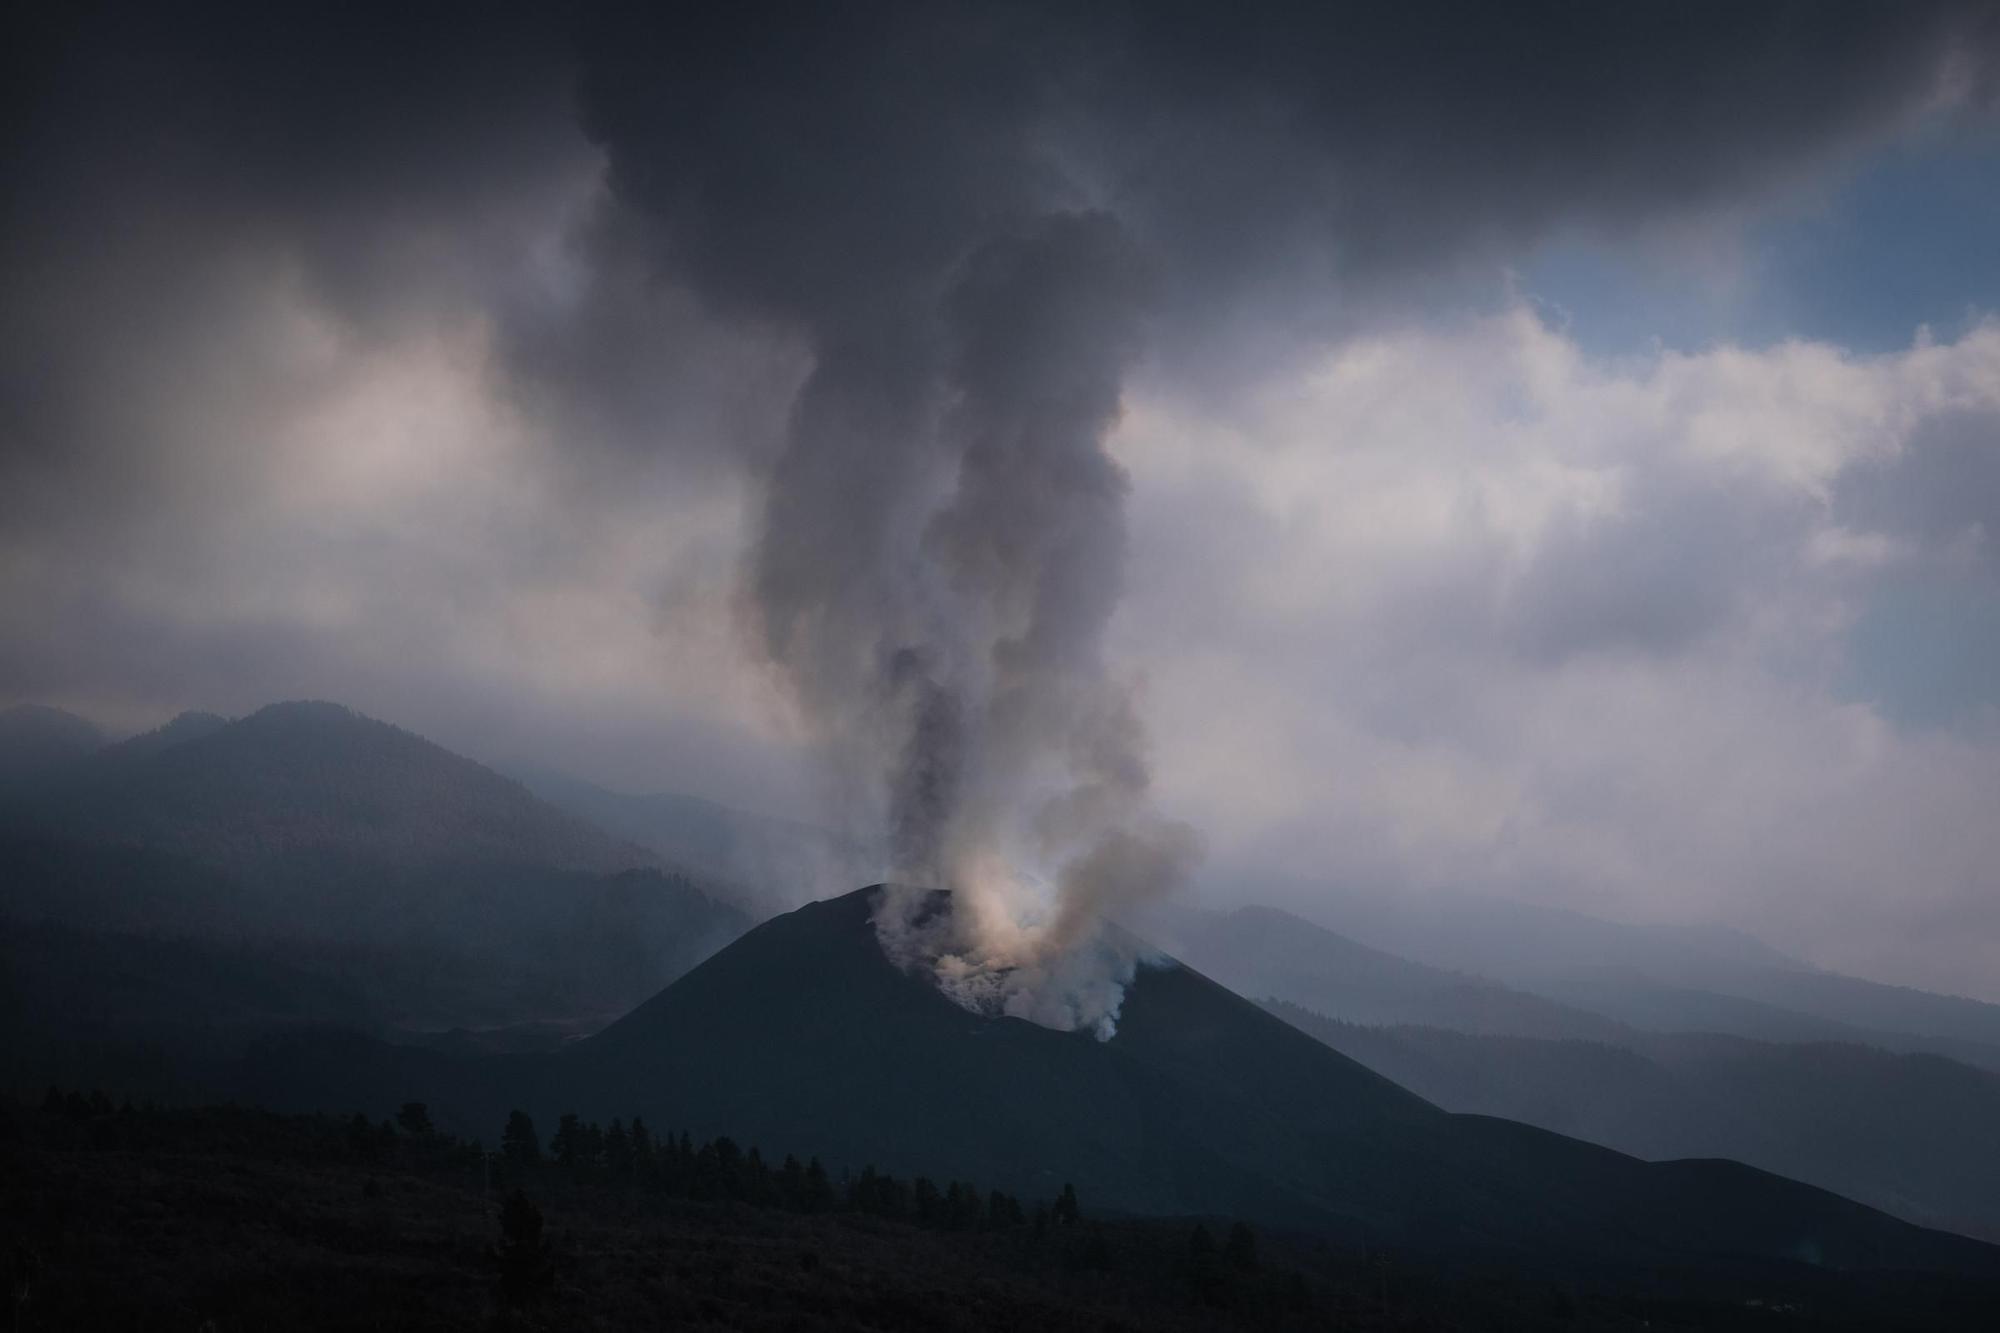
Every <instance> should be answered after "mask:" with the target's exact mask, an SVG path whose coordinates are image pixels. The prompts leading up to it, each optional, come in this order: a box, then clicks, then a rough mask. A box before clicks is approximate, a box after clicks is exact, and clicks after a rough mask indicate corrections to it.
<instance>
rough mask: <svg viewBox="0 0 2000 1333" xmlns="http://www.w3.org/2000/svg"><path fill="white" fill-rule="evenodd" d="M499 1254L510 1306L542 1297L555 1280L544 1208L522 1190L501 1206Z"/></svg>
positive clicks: (502, 1282)
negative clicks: (544, 1236)
mask: <svg viewBox="0 0 2000 1333" xmlns="http://www.w3.org/2000/svg"><path fill="white" fill-rule="evenodd" d="M515 1114H517V1115H518V1114H520V1113H519V1112H516V1113H515ZM525 1118H526V1117H523V1119H525ZM509 1127H510V1128H511V1125H510V1126H509ZM497 1257H498V1259H499V1261H500V1294H501V1296H502V1297H504V1298H505V1299H506V1301H507V1302H508V1304H510V1305H528V1304H531V1303H532V1302H534V1301H536V1300H539V1299H540V1298H541V1297H542V1296H543V1295H544V1294H545V1293H546V1292H547V1291H548V1289H549V1287H550V1286H551V1284H552V1283H553V1281H554V1276H555V1275H554V1272H553V1270H552V1269H551V1267H550V1264H549V1255H548V1247H547V1246H545V1245H544V1244H542V1210H541V1209H539V1208H537V1207H535V1205H534V1204H533V1203H531V1202H529V1200H528V1196H527V1195H526V1194H523V1193H522V1192H521V1191H520V1190H515V1191H514V1192H513V1193H512V1194H510V1195H508V1196H507V1202H506V1203H505V1204H503V1205H502V1206H501V1209H500V1246H499V1249H498V1251H497Z"/></svg>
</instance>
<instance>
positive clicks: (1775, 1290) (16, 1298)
mask: <svg viewBox="0 0 2000 1333" xmlns="http://www.w3.org/2000/svg"><path fill="white" fill-rule="evenodd" d="M409 1109H410V1108H409V1107H408V1106H405V1107H404V1110H405V1111H408V1110H409ZM405 1120H407V1121H411V1122H415V1123H417V1124H419V1125H421V1123H422V1120H421V1118H420V1117H417V1116H416V1115H414V1114H412V1115H409V1116H404V1115H402V1114H399V1115H398V1116H397V1117H396V1119H395V1120H390V1121H376V1120H373V1119H371V1118H370V1117H369V1116H367V1115H355V1116H350V1117H336V1116H285V1115H277V1114H273V1113H270V1112H265V1111H257V1110H249V1109H244V1108H240V1107H211V1108H206V1109H162V1108H158V1107H152V1106H143V1105H142V1106H134V1105H132V1104H131V1103H123V1104H118V1103H114V1102H113V1100H112V1099H111V1098H109V1097H107V1096H105V1095H104V1094H102V1093H97V1092H81V1091H75V1090H65V1089H51V1090H50V1091H49V1092H48V1093H47V1094H46V1095H45V1096H44V1097H42V1098H41V1099H39V1101H38V1102H37V1103H36V1104H32V1105H26V1106H13V1105H9V1104H7V1103H4V1102H0V1163H4V1165H5V1167H6V1169H5V1170H4V1171H0V1255H7V1256H11V1258H10V1259H9V1269H8V1272H9V1281H10V1293H11V1298H12V1300H13V1302H14V1312H15V1327H16V1328H17V1329H21V1330H33V1329H62V1328H92V1327H119V1328H127V1327H129V1328H151V1327H161V1328H174V1329H181V1328H189V1327H201V1326H202V1325H203V1323H204V1321H208V1322H210V1323H212V1324H213V1326H214V1327H216V1328H217V1329H231V1328H342V1329H345V1328H356V1329H358V1328H375V1327H382V1326H385V1325H392V1326H397V1327H404V1326H423V1327H427V1328H440V1329H461V1328H462V1329H472V1328H490V1327H495V1326H496V1325H495V1324H494V1320H495V1319H496V1318H497V1319H498V1320H499V1321H500V1322H499V1324H498V1325H497V1326H498V1327H510V1328H549V1329H556V1328H570V1327H577V1326H585V1325H587V1326H590V1327H596V1328H605V1329H613V1328H627V1327H632V1328H641V1327H643V1328H654V1327H668V1326H671V1327H688V1328H711V1329H735V1328H745V1329H748V1328H804V1327H810V1328H856V1329H859V1328H869V1329H902V1328H909V1329H918V1328H921V1329H932V1328H990V1329H1007V1330H1009V1333H1018V1330H1019V1329H1020V1328H1022V1327H1024V1326H1026V1327H1033V1328H1036V1329H1037V1330H1038V1333H1039V1331H1040V1330H1051V1331H1053V1330H1067V1329H1079V1330H1080V1329H1091V1330H1094V1331H1101V1330H1108V1329H1198V1328H1200V1329H1206V1328H1256V1329H1294V1328H1296V1329H1305V1328H1341V1329H1359V1330H1385V1329H1391V1328H1398V1329H1404V1328H1409V1329H1414V1328H1434V1329H1460V1328H1466V1329H1471V1328H1482V1329H1483V1328H1495V1327H1506V1328H1523V1329H1534V1328H1557V1329H1578V1328H1597V1327H1639V1326H1641V1325H1643V1324H1650V1326H1651V1327H1653V1328H1656V1329H1681V1330H1691V1329H1729V1328H1744V1329H1751V1328H1755V1329H1768V1328H1821V1327H1825V1328H1852V1329H1861V1328H1870V1327H1887V1326H1895V1327H1900V1328H1911V1329H1926V1328H1928V1329H1949V1328H1983V1327H1989V1326H1991V1324H1990V1322H1989V1321H1990V1320H1991V1319H1992V1317H1993V1315H1994V1314H1995V1307H1994V1305H1993V1303H1992V1301H1993V1293H1992V1292H1991V1290H1990V1289H1989V1290H1982V1289H1980V1288H1978V1287H1977V1286H1976V1285H1975V1284H1971V1283H1968V1282H1965V1281H1963V1280H1954V1279H1947V1278H1915V1277H1908V1276H1899V1275H1896V1274H1880V1275H1872V1276H1866V1277H1862V1276H1842V1275H1839V1274H1833V1273H1827V1272H1823V1271H1818V1270H1814V1269H1810V1268H1806V1267H1803V1266H1800V1267H1798V1268H1796V1269H1783V1270H1762V1269H1757V1270H1740V1271H1733V1272H1728V1273H1721V1274H1717V1273H1709V1272H1686V1273H1682V1272H1672V1271H1666V1272H1663V1271H1659V1270H1653V1269H1648V1270H1647V1271H1646V1272H1643V1273H1636V1272H1635V1273H1629V1274H1628V1273H1617V1272H1607V1271H1601V1270H1592V1269H1581V1270H1560V1269H1554V1270H1552V1269H1549V1268H1547V1266H1546V1265H1544V1266H1541V1267H1535V1266H1530V1265H1527V1264H1526V1263H1525V1262H1524V1263H1508V1264H1505V1265H1499V1266H1495V1265H1485V1266H1467V1265H1464V1264H1453V1263H1449V1262H1446V1261H1443V1260H1439V1259H1429V1260H1426V1259H1423V1258H1421V1257H1417V1256H1415V1255H1399V1254H1396V1253H1391V1252H1386V1251H1380V1250H1372V1251H1352V1250H1343V1249H1340V1248H1338V1247H1334V1246H1330V1245H1329V1244H1328V1243H1327V1242H1325V1241H1323V1240H1316V1239H1312V1238H1309V1237H1301V1236H1297V1235H1287V1234H1285V1233H1265V1234H1262V1235H1260V1234H1257V1233H1253V1232H1252V1231H1251V1229H1250V1228H1249V1227H1248V1226H1247V1225H1245V1224H1242V1223H1240V1222H1239V1223H1232V1222H1229V1221H1227V1220H1218V1219H1199V1220H1195V1219H1185V1220H1181V1221H1171V1220H1161V1221H1133V1220H1118V1219H1105V1218H1098V1217H1094V1216H1092V1215H1091V1213H1090V1211H1089V1210H1088V1208H1087V1207H1086V1206H1085V1202H1084V1201H1080V1200H1078V1199H1077V1196H1076V1192H1075V1191H1074V1190H1073V1189H1064V1190H1061V1191H1058V1192H1057V1193H1056V1194H1055V1196H1054V1197H1053V1198H1051V1199H1049V1200H1046V1201H1040V1202H1037V1203H1036V1204H1034V1206H1033V1207H1032V1208H1028V1207H1026V1206H1024V1205H1023V1204H1022V1202H1021V1201H1020V1200H1018V1199H1016V1198H1013V1197H1011V1196H1009V1195H1007V1194H1006V1193H1004V1192H998V1191H988V1192H986V1193H984V1194H982V1193H981V1192H980V1191H979V1190H978V1189H976V1188H975V1187H974V1186H973V1185H972V1184H971V1183H970V1182H966V1181H946V1182H944V1183H943V1184H942V1185H940V1183H939V1182H937V1181H935V1180H931V1179H928V1178H925V1177H922V1176H918V1177H914V1178H910V1179H907V1180H906V1179H901V1178H897V1177H894V1176H891V1175H888V1174H885V1173H883V1172H880V1171H874V1170H870V1169H868V1168H865V1167H864V1168H863V1169H862V1170H860V1171H859V1172H850V1171H848V1170H846V1169H828V1168H827V1167H826V1166H825V1165H824V1164H823V1163H821V1162H819V1161H817V1160H815V1159H813V1158H810V1157H808V1158H807V1159H805V1160H804V1161H801V1160H800V1159H799V1158H798V1157H797V1156H796V1155H787V1156H784V1157H781V1158H775V1159H769V1158H766V1157H765V1156H764V1155H763V1153H762V1152H761V1151H760V1150H758V1149H757V1148H747V1149H745V1148H741V1147H740V1146H739V1145H738V1144H736V1143H735V1141H734V1140H732V1139H729V1138H726V1137H718V1138H714V1139H710V1140H707V1141H705V1142H700V1143H697V1142H695V1141H693V1140H692V1139H691V1138H690V1137H689V1136H688V1135H686V1134H684V1133H680V1132H659V1131H656V1130H655V1129H654V1128H653V1127H652V1126H649V1125H647V1124H646V1123H645V1122H644V1121H642V1120H636V1119H635V1120H632V1121H624V1120H619V1121H613V1122H611V1123H609V1124H605V1125H602V1126H599V1125H595V1124H593V1123H591V1122H587V1121H584V1120H582V1119H581V1118H579V1117H574V1116H567V1117H563V1118H562V1119H561V1120H560V1121H559V1123H558V1127H557V1129H556V1131H555V1132H554V1133H553V1134H552V1135H551V1136H550V1144H549V1151H548V1152H546V1153H544V1152H541V1151H540V1146H541V1145H540V1144H539V1143H538V1141H537V1137H536V1132H535V1127H534V1124H533V1122H532V1120H530V1118H529V1117H528V1116H526V1115H525V1114H516V1115H512V1116H509V1117H508V1118H507V1121H506V1123H505V1124H504V1125H503V1126H502V1136H501V1141H502V1143H503V1145H505V1146H503V1147H502V1148H501V1149H500V1150H499V1151H497V1152H489V1151H487V1150H486V1149H485V1148H484V1147H483V1146H482V1145H481V1144H479V1143H477V1142H469V1141H465V1140H462V1139H459V1138H457V1137H454V1136H453V1135H451V1134H449V1133H444V1132H440V1131H438V1130H437V1129H436V1128H435V1127H433V1128H430V1129H427V1130H426V1129H419V1130H417V1131H416V1132H410V1131H409V1130H406V1129H405V1128H404V1127H403V1126H402V1124H401V1123H400V1122H403V1121H405ZM510 1148H511V1150H512V1151H511V1152H510V1151H509V1149H510ZM1058 1215H1060V1216H1061V1217H1063V1218H1066V1219H1067V1218H1070V1217H1072V1215H1073V1216H1074V1220H1072V1221H1060V1222H1059V1221H1058V1220H1057V1217H1058ZM1036 1219H1039V1222H1037V1220H1036Z"/></svg>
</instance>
